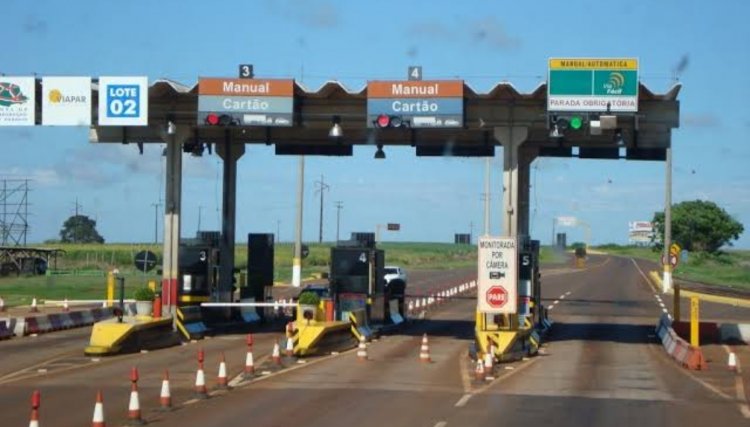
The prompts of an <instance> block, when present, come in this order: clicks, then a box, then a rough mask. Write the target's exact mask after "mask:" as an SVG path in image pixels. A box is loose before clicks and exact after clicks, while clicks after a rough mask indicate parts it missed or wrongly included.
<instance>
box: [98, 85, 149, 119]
mask: <svg viewBox="0 0 750 427" xmlns="http://www.w3.org/2000/svg"><path fill="white" fill-rule="evenodd" d="M99 125H102V126H148V78H147V77H100V78H99Z"/></svg>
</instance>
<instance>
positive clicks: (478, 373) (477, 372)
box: [474, 359, 485, 381]
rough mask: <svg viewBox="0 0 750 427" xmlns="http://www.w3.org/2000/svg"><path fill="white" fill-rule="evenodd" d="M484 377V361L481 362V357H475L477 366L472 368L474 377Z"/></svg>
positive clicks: (482, 378)
mask: <svg viewBox="0 0 750 427" xmlns="http://www.w3.org/2000/svg"><path fill="white" fill-rule="evenodd" d="M484 377H485V375H484V363H482V359H477V367H476V369H474V379H476V380H477V381H484Z"/></svg>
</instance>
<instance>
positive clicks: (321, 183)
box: [315, 175, 331, 243]
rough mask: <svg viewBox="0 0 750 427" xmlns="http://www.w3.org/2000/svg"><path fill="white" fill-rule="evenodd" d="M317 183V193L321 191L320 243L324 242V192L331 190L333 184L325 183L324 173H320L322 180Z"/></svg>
mask: <svg viewBox="0 0 750 427" xmlns="http://www.w3.org/2000/svg"><path fill="white" fill-rule="evenodd" d="M315 185H316V186H317V188H318V189H317V190H315V194H318V193H320V222H319V229H318V243H323V193H324V192H325V191H326V190H330V189H331V186H330V185H328V184H326V183H325V181H324V177H323V175H320V181H315Z"/></svg>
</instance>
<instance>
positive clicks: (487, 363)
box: [484, 352, 493, 380]
mask: <svg viewBox="0 0 750 427" xmlns="http://www.w3.org/2000/svg"><path fill="white" fill-rule="evenodd" d="M492 364H493V357H492V353H490V352H487V353H485V354H484V374H485V377H484V378H485V379H486V380H491V379H493V377H492V374H493V372H492V371H493V369H492Z"/></svg>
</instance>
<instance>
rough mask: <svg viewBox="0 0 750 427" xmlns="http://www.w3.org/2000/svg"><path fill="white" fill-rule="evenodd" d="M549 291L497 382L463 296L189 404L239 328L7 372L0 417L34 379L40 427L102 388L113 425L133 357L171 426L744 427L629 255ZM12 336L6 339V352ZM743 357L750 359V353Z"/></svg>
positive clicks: (149, 409) (74, 415) (234, 345)
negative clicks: (687, 354) (528, 343)
mask: <svg viewBox="0 0 750 427" xmlns="http://www.w3.org/2000/svg"><path fill="white" fill-rule="evenodd" d="M465 273H466V272H463V273H462V274H465ZM543 289H544V291H543V297H544V300H545V304H546V305H548V306H550V316H551V317H552V318H553V320H555V322H556V324H555V326H554V327H553V329H552V333H551V335H550V337H549V338H550V341H549V343H548V344H547V345H546V346H545V348H544V353H545V354H544V355H542V356H539V357H536V358H532V359H529V360H526V361H521V362H518V363H515V364H512V365H506V366H502V367H500V369H499V371H498V375H497V376H498V379H497V380H495V381H494V382H492V383H490V384H480V383H476V382H474V381H473V380H471V363H470V361H469V360H468V358H467V348H468V345H469V343H470V342H471V340H472V337H473V327H474V322H473V320H474V307H475V304H476V302H475V299H474V297H473V296H467V297H464V298H461V299H458V300H456V301H453V302H451V303H448V304H445V305H443V306H441V307H440V308H438V309H437V310H436V311H433V312H432V313H431V314H430V315H429V317H428V319H427V320H425V321H422V322H417V323H415V324H413V325H411V326H409V327H408V328H405V329H404V330H402V331H399V332H398V333H395V334H393V335H389V336H386V337H383V338H381V339H380V340H378V341H377V342H374V343H372V344H371V345H370V346H369V359H370V360H368V361H366V362H360V361H358V360H357V359H356V356H355V353H354V352H345V353H342V354H339V355H335V356H329V357H324V358H316V359H309V360H308V361H307V363H305V364H296V363H295V362H294V361H291V360H288V361H286V364H287V365H288V366H291V367H292V368H291V369H290V370H287V371H284V372H278V373H274V374H271V375H268V376H265V377H263V378H261V379H260V380H257V381H255V382H251V383H249V384H246V385H240V386H239V387H237V388H235V389H234V390H232V391H230V392H228V393H226V394H223V395H216V396H214V397H212V398H211V399H208V400H207V401H201V402H196V403H191V404H187V405H182V404H183V403H184V402H186V401H189V400H190V399H191V397H192V392H191V389H192V384H193V381H194V371H195V366H196V363H195V361H194V354H195V351H196V350H197V348H198V347H199V346H201V347H204V348H205V349H206V352H207V363H206V367H207V368H206V369H207V372H206V374H207V378H208V380H209V386H212V385H213V384H214V378H215V372H216V366H217V360H218V355H219V352H220V351H225V352H226V355H227V362H228V364H229V370H230V375H232V374H236V373H238V372H240V370H241V367H242V363H243V360H244V345H243V339H244V337H243V336H227V337H222V338H214V339H211V340H206V341H202V342H200V343H198V344H190V345H187V346H184V347H180V348H173V349H167V350H161V351H156V352H151V353H148V354H136V355H128V356H121V357H116V358H111V359H102V360H101V361H99V362H93V361H91V360H90V359H88V358H82V359H83V360H82V361H79V362H78V363H79V364H78V365H76V364H73V365H72V366H70V367H68V368H65V369H61V370H55V369H54V368H53V369H50V370H49V371H48V372H47V373H39V372H27V373H26V374H23V375H20V376H16V377H8V376H7V375H8V374H7V373H6V374H5V378H7V379H6V380H3V379H2V378H0V421H1V422H0V425H23V423H25V422H26V423H27V422H28V399H29V396H30V394H31V391H32V390H33V389H35V388H39V389H40V390H41V391H42V411H41V413H42V421H41V425H43V426H60V427H67V426H80V425H86V424H87V423H89V422H90V419H91V413H92V409H93V398H94V395H95V392H96V389H97V388H102V389H103V390H104V394H105V409H106V415H107V422H108V423H109V424H110V425H121V424H122V421H123V420H124V419H125V414H126V412H127V397H128V392H129V382H128V379H127V376H128V372H129V369H130V366H133V365H138V366H139V367H140V368H141V377H142V381H141V391H142V392H141V402H142V406H143V407H144V414H145V416H146V418H147V419H148V421H149V423H150V424H154V425H160V426H167V427H170V426H185V425H190V426H192V425H196V426H224V425H258V426H289V425H305V426H338V425H341V426H344V425H347V426H348V425H356V426H363V427H364V426H382V425H389V426H442V427H444V426H488V425H523V426H528V425H555V426H558V425H559V426H576V427H579V426H581V425H605V426H618V425H623V426H625V425H627V426H632V425H637V426H638V427H645V426H664V425H666V426H671V425H674V426H693V425H696V426H698V425H700V426H703V425H709V424H713V425H717V426H718V425H721V426H722V427H724V426H741V425H748V424H749V423H750V419H748V418H745V417H744V416H743V415H742V413H741V412H740V410H739V409H738V402H737V401H734V400H731V399H727V398H726V397H722V396H721V395H719V394H717V393H716V392H715V391H712V390H710V389H709V387H706V386H705V385H703V384H702V383H701V382H700V380H701V378H700V375H698V376H696V375H693V374H689V373H686V372H685V371H684V370H683V369H682V368H679V367H677V366H676V365H675V364H674V363H673V362H672V361H671V360H669V359H668V358H667V357H666V356H665V354H664V352H663V350H662V349H661V347H660V345H659V344H658V343H657V342H656V340H655V337H654V325H655V323H656V320H657V318H658V316H659V315H660V314H661V312H662V311H661V310H662V309H661V307H660V306H659V305H658V304H657V302H656V300H655V298H654V291H653V290H652V289H651V288H650V286H649V285H648V284H647V282H646V280H645V279H644V278H643V276H642V275H641V273H640V272H639V271H638V269H637V268H636V267H635V264H633V262H632V261H630V260H629V259H624V258H605V257H592V259H591V262H590V263H589V265H588V267H587V269H585V270H575V269H572V268H565V267H561V268H555V269H553V270H547V271H544V276H543ZM423 333H427V334H428V336H429V337H430V353H431V358H432V363H421V362H420V361H419V347H420V340H421V336H422V334H423ZM279 337H280V334H279V333H277V332H268V333H264V334H257V335H256V349H257V351H256V360H257V361H258V364H259V365H262V364H263V358H264V357H266V356H267V355H268V353H269V352H270V349H271V346H272V343H273V341H274V340H276V339H278V338H279ZM4 344H5V343H0V354H3V355H4V354H5V352H4V351H3V350H4V348H3V345H4ZM19 357H23V353H18V352H15V353H13V355H11V356H10V359H12V360H14V361H15V360H17V359H18V358H19ZM741 357H742V356H741ZM4 359H5V357H3V360H4ZM743 362H747V364H748V365H750V360H748V361H744V360H743ZM14 363H19V362H14ZM166 367H169V369H170V373H171V375H172V387H173V399H174V401H175V403H176V404H178V405H181V406H180V407H179V408H178V409H177V410H176V411H174V412H171V413H168V414H162V413H159V412H157V411H156V410H155V408H156V406H157V404H156V402H157V395H158V385H159V381H160V373H161V371H162V370H163V369H164V368H166ZM259 369H264V368H263V367H259ZM3 372H5V371H3ZM748 416H750V415H748Z"/></svg>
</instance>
